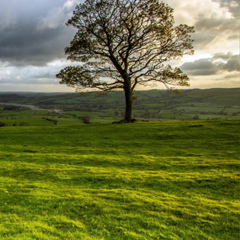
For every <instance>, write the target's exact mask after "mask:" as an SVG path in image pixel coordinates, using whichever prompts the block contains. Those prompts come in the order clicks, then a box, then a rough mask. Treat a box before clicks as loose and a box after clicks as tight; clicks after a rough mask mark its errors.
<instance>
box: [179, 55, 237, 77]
mask: <svg viewBox="0 0 240 240" xmlns="http://www.w3.org/2000/svg"><path fill="white" fill-rule="evenodd" d="M239 66H240V58H239V55H232V54H231V53H221V52H220V53H216V54H215V55H214V56H213V57H212V58H205V59H198V60H196V61H194V62H186V63H184V64H183V65H182V66H181V67H180V68H181V69H182V70H183V71H184V72H186V73H187V74H189V75H203V76H204V75H215V74H219V73H221V72H234V71H239V70H240V69H239Z"/></svg>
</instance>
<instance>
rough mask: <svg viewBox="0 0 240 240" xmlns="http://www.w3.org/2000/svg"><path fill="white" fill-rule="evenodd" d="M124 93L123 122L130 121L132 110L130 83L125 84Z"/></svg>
mask: <svg viewBox="0 0 240 240" xmlns="http://www.w3.org/2000/svg"><path fill="white" fill-rule="evenodd" d="M124 93H125V103H126V108H125V118H124V121H125V122H127V123H128V122H131V120H132V111H133V98H132V89H131V85H130V84H125V87H124Z"/></svg>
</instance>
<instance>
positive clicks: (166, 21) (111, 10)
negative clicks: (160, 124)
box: [56, 0, 194, 122]
mask: <svg viewBox="0 0 240 240" xmlns="http://www.w3.org/2000/svg"><path fill="white" fill-rule="evenodd" d="M67 25H71V26H73V27H75V28H76V29H77V32H76V34H75V36H74V38H73V40H72V41H71V43H70V46H69V47H67V48H66V49H65V53H66V54H67V55H68V59H70V60H73V61H77V62H80V64H79V65H78V66H69V67H66V68H64V69H62V70H61V71H60V72H59V73H58V74H57V75H56V76H57V77H58V78H61V81H60V83H61V84H66V85H68V86H72V87H76V89H77V90H78V91H82V90H84V89H85V90H92V91H95V90H97V89H98V90H103V91H111V90H119V89H121V90H123V91H124V92H125V100H126V112H125V121H126V122H129V121H130V120H131V118H132V101H133V90H134V89H135V87H136V86H137V85H144V86H145V85H148V84H151V83H154V82H157V83H162V84H164V85H165V86H167V87H170V86H174V85H178V86H188V85H189V83H188V80H189V78H188V76H187V75H186V74H184V73H183V72H182V71H181V69H179V68H172V67H171V66H170V65H169V64H164V63H165V62H168V61H170V60H175V59H179V58H180V57H182V56H183V55H185V54H192V53H193V40H192V39H191V33H193V32H194V29H193V27H190V26H188V25H185V24H180V25H178V26H175V25H174V18H173V9H172V8H171V7H170V6H168V5H167V4H166V3H163V2H159V1H158V0H86V1H85V2H84V3H80V4H79V5H77V6H76V9H75V11H74V12H73V16H72V18H71V19H69V20H68V22H67Z"/></svg>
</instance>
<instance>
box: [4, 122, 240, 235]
mask: <svg viewBox="0 0 240 240" xmlns="http://www.w3.org/2000/svg"><path fill="white" fill-rule="evenodd" d="M239 126H240V121H239V120H231V121H194V122H162V123H161V122H153V123H134V124H117V125H113V124H93V125H75V126H74V125H72V126H38V127H34V126H21V127H18V126H16V127H2V128H0V156H1V157H0V166H1V167H0V219H1V221H0V239H4V240H5V239H6V240H18V239H23V240H28V239H29V240H32V239H38V240H52V239H64V240H65V239H69V240H75V239H76V240H77V239H81V240H88V239H93V240H99V239H102V240H103V239H104V240H105V239H106V240H118V239H119V240H122V239H126V240H148V239H149V240H150V239H164V240H180V239H184V240H189V239H192V240H198V239H199V240H210V239H211V240H235V239H239V238H240V228H239V216H240V215H239V213H240V208H239V207H240V204H239V199H240V196H239V195H240V194H239V192H240V191H239V190H240V189H239V177H240V175H239V146H240V145H239V143H240V134H239Z"/></svg>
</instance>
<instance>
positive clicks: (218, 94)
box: [0, 88, 240, 126]
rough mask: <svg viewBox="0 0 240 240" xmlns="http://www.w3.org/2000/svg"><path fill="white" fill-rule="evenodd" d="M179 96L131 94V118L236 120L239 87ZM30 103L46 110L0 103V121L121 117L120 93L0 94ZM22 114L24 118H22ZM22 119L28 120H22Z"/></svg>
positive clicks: (33, 122) (63, 122)
mask: <svg viewBox="0 0 240 240" xmlns="http://www.w3.org/2000/svg"><path fill="white" fill-rule="evenodd" d="M182 93H183V94H182V95H177V94H175V93H172V92H169V91H165V90H150V91H136V92H135V93H134V95H135V100H134V112H133V114H134V118H135V119H138V120H150V121H169V120H221V119H222V120H230V119H240V89H239V88H233V89H227V88H226V89H205V90H200V89H189V90H183V92H182ZM1 102H3V103H15V104H16V103H18V104H23V105H24V104H31V105H35V106H37V107H40V108H42V109H48V110H49V111H45V112H44V111H39V110H38V111H35V110H33V111H32V110H31V111H29V110H26V109H23V108H19V109H16V108H15V109H14V108H12V109H11V107H7V106H4V105H1V104H0V122H4V123H6V124H7V125H8V126H13V125H17V126H19V125H24V124H25V125H29V126H37V125H41V126H42V125H53V124H54V121H53V122H52V123H51V122H48V123H47V122H46V121H43V120H42V119H43V118H51V119H53V120H55V122H56V121H57V124H58V125H66V124H69V125H71V124H80V123H83V122H84V121H83V120H82V119H83V118H85V119H86V118H88V120H89V122H90V123H111V122H113V121H117V120H121V119H122V118H123V116H124V96H123V93H122V92H111V93H109V94H108V95H99V93H96V92H95V93H88V94H80V93H70V94H69V93H68V94H56V93H55V94H46V93H45V94H44V93H0V103H1ZM24 117H25V119H24ZM26 118H29V119H31V120H29V121H26Z"/></svg>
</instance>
